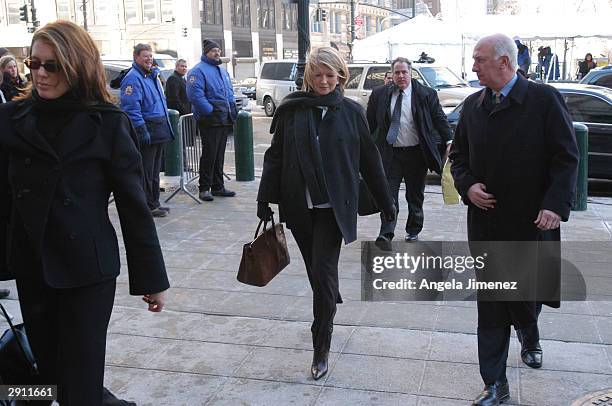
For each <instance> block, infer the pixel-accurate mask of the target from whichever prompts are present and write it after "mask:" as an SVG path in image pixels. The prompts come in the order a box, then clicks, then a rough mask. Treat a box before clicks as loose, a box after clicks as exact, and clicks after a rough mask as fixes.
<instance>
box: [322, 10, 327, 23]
mask: <svg viewBox="0 0 612 406" xmlns="http://www.w3.org/2000/svg"><path fill="white" fill-rule="evenodd" d="M321 21H327V10H321Z"/></svg>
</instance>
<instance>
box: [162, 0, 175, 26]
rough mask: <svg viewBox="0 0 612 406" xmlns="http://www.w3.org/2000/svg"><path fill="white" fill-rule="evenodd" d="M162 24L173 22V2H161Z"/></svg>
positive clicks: (163, 0)
mask: <svg viewBox="0 0 612 406" xmlns="http://www.w3.org/2000/svg"><path fill="white" fill-rule="evenodd" d="M161 15H162V22H166V23H168V22H171V21H174V0H162V1H161Z"/></svg>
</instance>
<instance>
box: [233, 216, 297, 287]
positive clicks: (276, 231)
mask: <svg viewBox="0 0 612 406" xmlns="http://www.w3.org/2000/svg"><path fill="white" fill-rule="evenodd" d="M262 224H263V231H262V233H261V234H259V229H260V228H261V225H262ZM267 224H268V222H267V221H263V220H261V221H260V222H259V225H258V226H257V230H256V231H255V239H254V240H253V241H251V242H250V243H248V244H244V246H243V247H242V259H241V260H240V268H239V269H238V276H237V279H238V280H239V281H240V282H242V283H246V284H247V285H253V286H266V285H267V284H268V282H270V281H271V280H272V279H273V278H274V277H275V276H276V275H277V274H278V273H279V272H280V271H282V270H283V269H284V268H285V267H286V266H287V265H289V250H288V249H287V240H286V239H285V230H284V229H283V225H282V224H274V217H272V227H271V228H268V229H266V226H267Z"/></svg>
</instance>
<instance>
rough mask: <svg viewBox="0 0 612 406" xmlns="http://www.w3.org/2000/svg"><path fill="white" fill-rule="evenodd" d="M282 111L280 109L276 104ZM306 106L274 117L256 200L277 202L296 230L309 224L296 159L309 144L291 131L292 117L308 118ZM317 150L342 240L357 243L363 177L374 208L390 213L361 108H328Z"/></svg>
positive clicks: (302, 135)
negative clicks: (375, 205) (375, 206)
mask: <svg viewBox="0 0 612 406" xmlns="http://www.w3.org/2000/svg"><path fill="white" fill-rule="evenodd" d="M279 109H280V106H279ZM309 109H310V108H309V107H297V108H295V109H291V110H285V111H284V113H281V114H280V115H277V116H275V122H276V127H275V129H274V136H273V138H272V144H271V145H270V148H268V150H267V151H266V154H265V157H264V167H263V173H262V176H261V182H260V185H259V192H258V195H257V201H259V202H269V203H277V204H278V205H279V212H280V213H279V214H280V218H281V221H283V222H286V223H287V227H289V228H294V227H298V226H303V225H305V224H307V223H309V222H310V218H311V216H309V215H308V206H307V202H306V184H305V181H304V177H303V176H302V173H301V169H300V164H299V161H298V155H299V154H301V153H303V152H302V151H304V150H305V148H306V145H307V144H308V138H307V137H308V131H295V126H294V121H295V117H294V115H295V114H303V113H307V114H310V111H309ZM319 146H320V150H321V158H322V162H323V173H324V177H325V183H326V185H327V192H328V195H329V199H330V204H331V206H332V209H333V211H334V215H335V217H336V222H337V223H338V227H339V229H340V231H341V232H342V236H343V238H344V242H345V243H346V244H349V243H351V242H353V241H355V240H356V239H357V204H358V200H359V174H360V173H361V175H362V177H363V179H364V180H365V182H366V184H367V186H368V188H369V189H370V192H371V193H372V196H373V197H374V199H375V200H376V203H377V204H378V207H381V208H382V211H383V212H390V211H391V210H394V207H393V198H392V197H391V193H390V190H389V185H388V183H387V179H386V177H385V174H384V171H383V166H382V162H381V159H380V155H379V153H378V150H377V148H376V146H375V145H374V141H373V140H372V138H371V136H370V132H369V130H368V123H367V121H366V118H365V114H364V111H363V108H362V107H361V106H360V105H359V104H357V103H356V102H354V101H352V100H350V99H347V98H344V97H343V98H342V101H341V102H340V103H339V104H337V105H335V106H331V107H329V108H328V110H327V113H326V114H325V117H323V120H322V121H321V123H320V124H319Z"/></svg>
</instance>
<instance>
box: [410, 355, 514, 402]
mask: <svg viewBox="0 0 612 406" xmlns="http://www.w3.org/2000/svg"><path fill="white" fill-rule="evenodd" d="M506 376H507V378H508V383H509V385H510V397H511V398H512V400H513V401H515V402H516V401H517V399H518V394H519V388H518V384H517V382H518V379H517V378H518V374H517V369H516V368H510V367H509V368H507V370H506ZM483 387H484V385H483V383H482V378H481V377H480V372H479V368H478V364H459V363H452V362H438V361H427V363H426V366H425V374H424V378H423V383H422V385H421V388H420V390H419V395H426V396H435V397H442V398H451V399H453V398H455V399H465V400H473V399H474V398H476V396H478V394H479V393H480V392H481V391H482V388H483Z"/></svg>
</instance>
